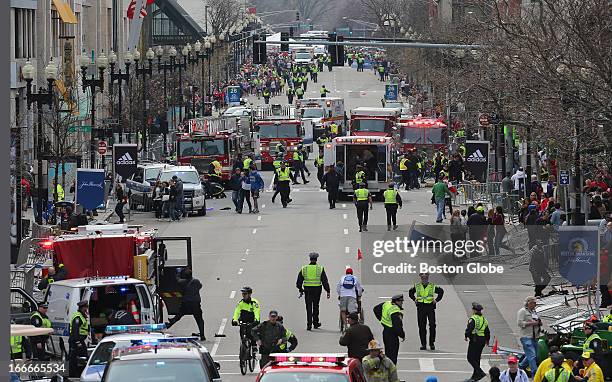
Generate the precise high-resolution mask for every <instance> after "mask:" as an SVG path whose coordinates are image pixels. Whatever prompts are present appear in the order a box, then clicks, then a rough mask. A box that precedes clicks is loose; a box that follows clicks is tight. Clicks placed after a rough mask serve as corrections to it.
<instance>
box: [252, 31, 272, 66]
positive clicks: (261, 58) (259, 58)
mask: <svg viewBox="0 0 612 382" xmlns="http://www.w3.org/2000/svg"><path fill="white" fill-rule="evenodd" d="M261 37H262V36H260V35H255V36H253V63H254V64H265V63H267V62H268V57H267V55H266V44H262V43H260V42H259V41H260V40H262V38H261ZM263 37H264V38H263V40H265V35H264V36H263Z"/></svg>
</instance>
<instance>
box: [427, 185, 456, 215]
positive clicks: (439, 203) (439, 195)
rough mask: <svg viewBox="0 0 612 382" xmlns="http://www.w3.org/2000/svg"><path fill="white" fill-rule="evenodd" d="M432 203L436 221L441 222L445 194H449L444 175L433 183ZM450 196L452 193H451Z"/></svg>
mask: <svg viewBox="0 0 612 382" xmlns="http://www.w3.org/2000/svg"><path fill="white" fill-rule="evenodd" d="M431 192H432V197H431V201H432V204H435V205H436V211H437V215H436V223H442V215H443V213H444V204H445V201H444V200H445V197H446V195H451V193H450V191H449V189H448V185H447V184H446V177H442V178H441V179H438V181H437V182H436V184H434V185H433V187H432V189H431ZM451 196H452V195H451Z"/></svg>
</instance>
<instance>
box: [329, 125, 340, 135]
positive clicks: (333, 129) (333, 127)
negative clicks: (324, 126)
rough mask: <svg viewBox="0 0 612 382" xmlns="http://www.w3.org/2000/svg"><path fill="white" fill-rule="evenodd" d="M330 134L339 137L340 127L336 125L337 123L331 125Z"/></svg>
mask: <svg viewBox="0 0 612 382" xmlns="http://www.w3.org/2000/svg"><path fill="white" fill-rule="evenodd" d="M329 133H330V134H331V135H332V136H333V137H335V136H337V135H338V125H337V124H336V122H332V123H330V124H329Z"/></svg>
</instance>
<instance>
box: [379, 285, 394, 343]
mask: <svg viewBox="0 0 612 382" xmlns="http://www.w3.org/2000/svg"><path fill="white" fill-rule="evenodd" d="M378 298H382V299H387V298H391V296H380V297H378ZM398 354H399V353H398Z"/></svg>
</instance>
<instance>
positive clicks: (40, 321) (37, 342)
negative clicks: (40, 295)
mask: <svg viewBox="0 0 612 382" xmlns="http://www.w3.org/2000/svg"><path fill="white" fill-rule="evenodd" d="M48 307H49V304H47V303H46V302H44V303H41V304H40V305H38V310H37V311H35V312H33V313H32V315H31V316H30V324H31V325H33V326H36V327H37V328H46V329H48V328H50V327H51V320H49V317H47V308H48ZM47 339H49V336H34V337H30V343H31V344H32V348H33V349H32V353H34V354H33V355H34V359H37V360H39V361H48V360H49V357H48V356H47V351H46V344H47Z"/></svg>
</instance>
